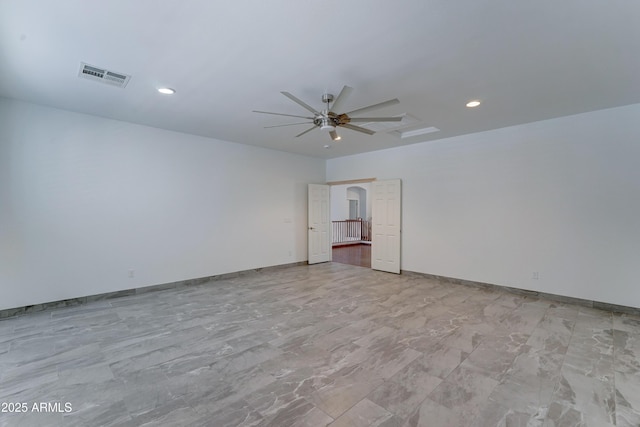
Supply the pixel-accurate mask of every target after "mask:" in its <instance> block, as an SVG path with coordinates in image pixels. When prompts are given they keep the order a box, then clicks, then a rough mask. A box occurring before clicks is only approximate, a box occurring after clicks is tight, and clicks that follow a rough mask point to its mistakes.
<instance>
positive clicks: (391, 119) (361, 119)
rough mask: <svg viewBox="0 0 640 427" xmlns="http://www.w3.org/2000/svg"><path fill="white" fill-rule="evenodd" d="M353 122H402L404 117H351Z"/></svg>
mask: <svg viewBox="0 0 640 427" xmlns="http://www.w3.org/2000/svg"><path fill="white" fill-rule="evenodd" d="M349 119H350V121H351V122H352V123H353V122H361V123H362V122H401V121H402V119H403V117H353V118H352V117H350V118H349Z"/></svg>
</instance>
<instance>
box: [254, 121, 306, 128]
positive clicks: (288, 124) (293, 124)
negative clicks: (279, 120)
mask: <svg viewBox="0 0 640 427" xmlns="http://www.w3.org/2000/svg"><path fill="white" fill-rule="evenodd" d="M309 123H313V122H300V123H287V124H286V125H275V126H265V127H264V128H265V129H269V128H281V127H284V126H295V125H308V124H309Z"/></svg>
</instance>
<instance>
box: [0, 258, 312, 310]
mask: <svg viewBox="0 0 640 427" xmlns="http://www.w3.org/2000/svg"><path fill="white" fill-rule="evenodd" d="M300 265H307V261H301V262H293V263H289V264H280V265H273V266H269V267H261V268H254V269H250V270H242V271H236V272H232V273H225V274H219V275H216V276H206V277H198V278H195V279H188V280H179V281H177V282H170V283H162V284H158V285H150V286H144V287H141V288H132V289H125V290H121V291H114V292H106V293H102V294H96V295H88V296H83V297H78V298H69V299H64V300H60V301H52V302H45V303H42V304H34V305H27V306H24V307H16V308H6V309H3V310H0V320H4V319H8V318H10V317H16V316H21V315H24V314H27V313H35V312H40V311H45V310H51V309H56V308H61V307H69V306H74V305H81V304H86V303H89V302H94V301H101V300H107V299H113V298H121V297H125V296H129V295H138V294H144V293H148V292H157V291H161V290H164V289H174V288H179V287H182V286H195V285H201V284H203V283H207V282H211V281H216V280H224V279H233V278H236V277H242V276H244V275H247V274H255V273H259V272H262V271H273V270H279V269H283V268H290V267H295V266H300Z"/></svg>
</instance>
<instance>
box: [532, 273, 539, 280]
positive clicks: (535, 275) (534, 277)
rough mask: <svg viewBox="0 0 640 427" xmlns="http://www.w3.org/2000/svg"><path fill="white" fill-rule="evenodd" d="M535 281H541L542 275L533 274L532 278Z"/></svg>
mask: <svg viewBox="0 0 640 427" xmlns="http://www.w3.org/2000/svg"><path fill="white" fill-rule="evenodd" d="M531 278H532V279H533V280H539V279H540V274H539V273H538V272H537V271H534V272H533V276H532V277H531Z"/></svg>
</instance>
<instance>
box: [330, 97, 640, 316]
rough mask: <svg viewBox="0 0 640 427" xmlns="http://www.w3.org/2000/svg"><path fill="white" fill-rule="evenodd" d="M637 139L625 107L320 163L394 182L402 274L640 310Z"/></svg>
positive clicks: (339, 172)
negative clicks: (399, 193)
mask: <svg viewBox="0 0 640 427" xmlns="http://www.w3.org/2000/svg"><path fill="white" fill-rule="evenodd" d="M436 125H437V124H436ZM639 141H640V104H635V105H629V106H625V107H619V108H613V109H607V110H600V111H596V112H590V113H585V114H579V115H574V116H568V117H563V118H558V119H552V120H546V121H541V122H535V123H529V124H523V125H519V126H513V127H508V128H503V129H498V130H493V131H488V132H482V133H476V134H471V135H464V136H460V137H454V138H448V139H442V140H436V141H433V142H425V143H420V144H415V145H410V146H404V147H399V148H394V149H389V150H384V151H378V152H371V153H366V154H361V155H356V156H349V157H343V158H338V159H331V160H329V161H327V179H328V180H329V181H338V180H349V179H358V178H362V177H369V176H376V177H378V179H391V178H401V179H402V182H403V202H402V203H403V204H402V209H403V214H402V221H403V224H402V269H403V270H410V271H416V272H422V273H429V274H435V275H441V276H448V277H454V278H460V279H467V280H473V281H479V282H486V283H492V284H498V285H504V286H511V287H517V288H521V289H529V290H536V291H541V292H548V293H553V294H558V295H565V296H572V297H576V298H584V299H589V300H596V301H601V302H607V303H612V304H621V305H626V306H633V307H640V287H638V280H639V277H640V266H639V263H638V256H639V255H640V221H639V220H638V218H640V167H638V159H640V142H639ZM536 273H537V276H536ZM535 277H537V279H536V278H535Z"/></svg>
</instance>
